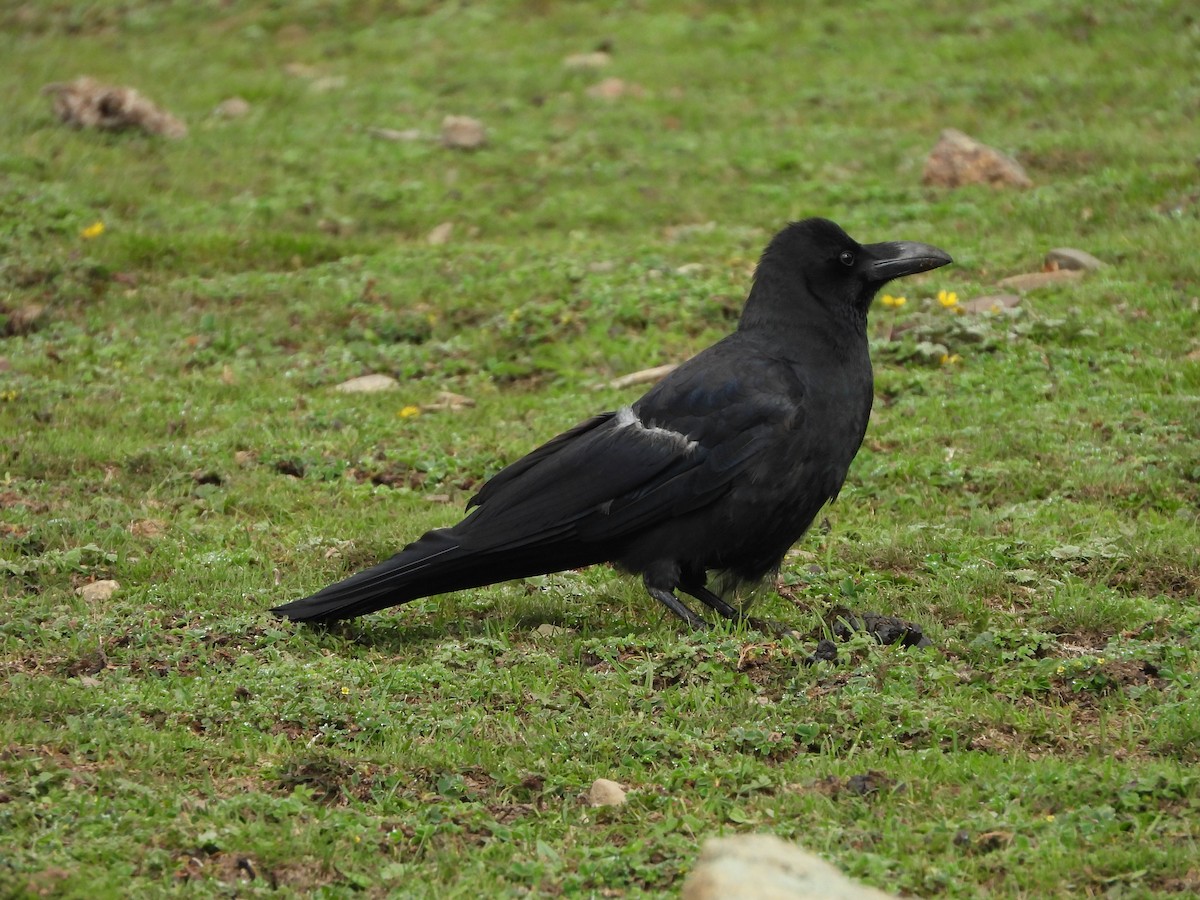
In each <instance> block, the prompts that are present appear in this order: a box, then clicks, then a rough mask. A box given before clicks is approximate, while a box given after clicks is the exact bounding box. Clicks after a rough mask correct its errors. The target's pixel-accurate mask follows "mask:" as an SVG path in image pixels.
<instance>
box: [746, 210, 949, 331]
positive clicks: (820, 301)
mask: <svg viewBox="0 0 1200 900" xmlns="http://www.w3.org/2000/svg"><path fill="white" fill-rule="evenodd" d="M951 261H952V260H951V259H950V256H949V254H947V253H946V252H945V251H943V250H939V249H938V248H937V247H931V246H930V245H929V244H918V243H916V242H915V241H886V242H884V243H880V244H860V243H858V241H856V240H854V238H852V237H850V235H848V234H846V232H845V231H843V230H842V229H841V228H840V227H839V226H838V225H836V224H834V223H833V222H830V221H829V220H828V219H805V220H804V221H802V222H792V223H791V224H790V225H788V226H787V227H786V228H784V229H783V230H782V231H780V232H779V233H778V234H776V235H775V237H773V238H772V239H771V242H770V243H769V244H768V245H767V249H766V250H764V251H763V255H762V259H761V260H759V263H758V271H757V272H756V273H755V276H754V287H753V288H752V289H751V291H750V298H749V299H748V300H747V303H746V311H745V313H744V314H743V325H745V324H754V323H755V322H758V321H761V322H762V323H763V324H767V323H771V322H773V323H775V324H782V323H783V322H784V321H788V320H790V321H792V322H794V323H795V324H804V320H805V318H806V314H807V313H809V312H816V310H818V309H823V310H826V311H828V312H830V313H832V314H833V315H834V316H835V318H839V319H840V318H842V315H843V314H846V316H847V317H848V318H850V319H854V320H861V319H863V318H865V316H866V312H867V307H869V306H870V305H871V300H872V298H874V296H875V292H876V291H878V290H879V289H880V288H881V287H883V285H885V284H887V283H888V282H889V281H891V280H892V279H893V278H901V277H903V276H905V275H914V274H916V273H917V272H926V271H928V270H930V269H936V268H938V267H939V266H944V265H946V264H947V263H949V262H951ZM814 303H815V306H814V305H813V304H814ZM747 317H749V319H747Z"/></svg>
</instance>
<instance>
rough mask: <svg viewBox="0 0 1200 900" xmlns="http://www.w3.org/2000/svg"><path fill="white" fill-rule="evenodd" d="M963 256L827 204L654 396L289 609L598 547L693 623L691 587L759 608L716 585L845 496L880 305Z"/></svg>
mask: <svg viewBox="0 0 1200 900" xmlns="http://www.w3.org/2000/svg"><path fill="white" fill-rule="evenodd" d="M950 261H951V260H950V257H949V256H948V255H947V254H946V253H944V252H943V251H941V250H939V249H937V248H936V247H931V246H929V245H927V244H918V243H912V242H908V241H897V242H887V243H881V244H859V243H858V242H856V241H855V240H853V239H852V238H851V237H850V236H849V235H848V234H846V232H845V231H843V230H842V229H841V228H839V227H838V226H837V225H835V224H834V223H833V222H830V221H828V220H827V219H806V220H805V221H803V222H794V223H792V224H790V225H788V226H787V227H786V228H784V229H783V230H782V231H780V232H779V233H778V234H776V235H775V237H774V238H772V239H771V242H770V243H769V244H768V245H767V248H766V250H765V251H763V255H762V258H761V259H760V260H759V263H758V268H757V270H756V271H755V275H754V282H753V284H752V285H751V287H750V295H749V297H747V298H746V305H745V307H744V309H743V311H742V316H741V319H740V320H739V322H738V327H737V330H736V331H734V332H733V334H731V335H729V336H728V337H726V338H725V339H723V340H721V341H720V342H718V343H716V344H714V345H713V346H711V347H709V348H708V349H707V350H704V351H703V352H702V353H700V354H698V355H697V356H694V357H692V358H691V359H689V360H688V361H687V362H685V363H683V364H682V365H680V366H679V367H678V368H677V369H675V371H673V372H672V373H671V374H670V375H668V376H667V377H666V378H664V379H663V380H662V381H660V382H659V383H658V384H657V385H655V386H654V387H653V388H652V389H651V390H650V391H649V392H648V393H647V394H646V395H645V396H644V397H642V398H641V399H640V400H638V401H637V402H635V403H633V404H631V405H630V406H623V407H621V408H620V409H618V410H616V411H615V412H606V413H601V414H600V415H598V416H594V417H593V418H591V419H588V420H587V421H586V422H582V423H580V424H579V425H576V426H575V427H574V428H572V429H571V430H570V431H566V432H564V433H563V434H560V435H559V436H558V437H556V438H554V439H552V440H550V441H549V442H547V443H545V444H543V445H542V446H541V447H539V448H537V449H536V450H534V451H533V452H532V453H530V454H529V455H528V456H525V457H523V458H522V459H519V460H517V461H516V462H514V463H513V464H511V465H510V466H508V467H507V468H505V469H503V470H501V471H500V472H499V473H497V474H496V475H495V476H494V477H493V478H492V479H491V480H490V481H488V482H487V483H486V484H485V485H484V486H483V488H482V489H481V490H480V491H479V493H477V494H476V495H475V496H474V497H473V498H472V499H471V501H470V502H469V503H468V504H467V509H469V510H470V509H471V508H472V507H474V509H473V511H472V512H470V514H469V515H467V517H466V518H465V519H463V520H462V521H461V522H459V523H458V524H457V525H455V526H454V527H453V528H438V529H435V530H433V531H430V532H428V533H427V534H425V535H423V536H422V537H421V538H420V539H419V540H417V541H415V542H413V543H411V544H409V545H408V546H407V547H405V548H404V549H403V550H401V551H400V552H399V553H397V554H396V555H395V556H393V557H392V558H391V559H388V560H387V561H385V562H382V563H380V564H379V565H377V566H374V567H373V568H370V569H367V570H365V571H363V572H359V573H358V574H357V575H353V576H351V577H350V578H347V579H345V580H344V581H339V582H338V583H336V584H333V585H330V586H329V587H327V588H325V589H324V590H322V591H319V592H317V593H316V594H313V595H312V596H311V597H306V598H304V599H301V600H295V601H293V602H291V603H285V604H284V605H282V606H277V607H275V608H274V609H273V610H272V611H273V612H275V613H276V614H278V615H280V616H286V617H287V618H289V619H297V620H319V621H334V620H338V619H348V618H351V617H353V616H361V615H364V614H366V613H370V612H375V611H376V610H380V609H384V608H386V607H389V606H398V605H400V604H402V603H407V602H409V601H410V600H415V599H417V598H418V597H427V596H429V595H431V594H441V593H445V592H448V591H457V590H462V589H464V588H472V587H479V586H481V585H485V584H492V583H495V582H498V581H507V580H509V579H512V578H523V577H527V576H530V575H540V574H545V573H547V572H558V571H561V570H563V569H575V568H579V567H581V566H590V565H593V564H595V563H601V562H613V563H615V564H616V565H617V566H619V567H620V568H622V569H625V570H626V571H629V572H633V573H636V574H639V575H641V576H642V582H643V583H644V584H645V586H646V590H647V591H648V592H649V594H650V596H651V597H653V598H654V599H655V600H657V601H658V602H660V603H661V604H663V606H665V607H667V609H669V610H671V611H672V612H673V613H675V614H676V615H678V616H679V617H680V618H682V619H683V620H684V621H686V622H687V623H688V624H689V625H691V626H692V627H694V628H703V627H706V624H707V623H706V622H705V620H704V619H703V618H701V617H700V616H699V615H697V614H696V613H695V612H693V611H692V610H691V609H690V608H689V607H688V606H687V605H685V604H684V603H683V602H682V601H681V600H680V599H679V598H678V597H677V596H676V594H675V591H676V589H678V590H681V591H683V592H684V593H686V594H690V595H691V596H692V597H695V598H696V599H697V600H699V601H700V602H701V603H703V604H704V605H705V606H708V607H711V608H712V609H713V610H715V611H716V612H717V613H719V614H720V615H722V616H724V617H727V618H731V619H736V618H740V617H741V615H742V612H741V610H740V609H738V608H737V607H735V606H734V605H733V604H731V603H730V602H728V600H726V599H725V598H724V597H722V596H721V592H720V591H714V590H713V589H711V588H710V587H709V586H708V580H709V576H710V575H711V574H714V573H715V574H717V575H719V576H720V580H719V582H718V583H719V584H720V585H722V586H733V585H736V584H738V583H742V582H755V581H759V580H761V579H762V578H763V577H764V576H766V575H767V574H768V573H771V572H773V571H775V570H776V569H778V567H779V564H780V562H781V561H782V560H783V556H784V554H785V553H786V552H787V550H788V548H789V547H791V546H792V544H794V543H795V542H796V541H797V540H799V539H800V537H801V535H803V534H804V532H805V531H806V530H807V529H808V527H809V525H810V524H812V521H813V518H814V517H815V516H816V515H817V512H818V511H819V510H820V509H821V507H822V506H824V505H825V504H826V503H828V502H829V501H831V500H833V499H834V498H835V497H836V496H837V494H838V491H839V490H840V489H841V487H842V482H843V481H845V479H846V472H847V470H848V469H849V467H850V461H851V460H852V459H854V454H855V453H856V452H858V447H859V444H861V443H862V439H863V434H864V433H865V431H866V428H867V419H868V417H869V416H870V413H871V400H872V395H873V382H872V375H871V360H870V356H869V355H868V353H867V308H868V307H869V306H870V305H871V300H872V298H873V297H874V296H875V292H876V291H877V290H879V288H880V287H881V286H882V285H884V284H886V283H887V282H888V281H890V280H892V279H893V278H900V277H901V276H904V275H912V274H914V273H916V272H924V271H927V270H929V269H936V268H937V267H939V266H944V265H946V264H947V263H949V262H950Z"/></svg>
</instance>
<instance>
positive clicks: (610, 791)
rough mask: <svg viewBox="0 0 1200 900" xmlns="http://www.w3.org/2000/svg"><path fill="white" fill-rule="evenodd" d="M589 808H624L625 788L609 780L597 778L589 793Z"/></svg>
mask: <svg viewBox="0 0 1200 900" xmlns="http://www.w3.org/2000/svg"><path fill="white" fill-rule="evenodd" d="M587 802H588V805H589V806H623V805H624V804H625V788H623V787H621V786H620V785H619V784H617V783H616V782H615V781H609V780H608V779H607V778H597V779H596V780H595V781H593V782H592V786H591V788H590V789H589V790H588V792H587Z"/></svg>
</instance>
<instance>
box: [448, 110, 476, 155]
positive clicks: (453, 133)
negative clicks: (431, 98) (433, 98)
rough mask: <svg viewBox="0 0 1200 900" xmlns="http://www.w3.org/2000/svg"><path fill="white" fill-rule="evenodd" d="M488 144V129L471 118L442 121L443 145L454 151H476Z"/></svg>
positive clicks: (451, 118) (454, 118) (452, 118)
mask: <svg viewBox="0 0 1200 900" xmlns="http://www.w3.org/2000/svg"><path fill="white" fill-rule="evenodd" d="M486 143H487V129H486V128H485V127H484V125H483V123H482V122H480V121H479V120H478V119H472V118H471V117H470V116H446V118H444V119H442V145H443V146H445V147H449V148H451V149H453V150H475V149H478V148H479V147H482V146H483V145H484V144H486Z"/></svg>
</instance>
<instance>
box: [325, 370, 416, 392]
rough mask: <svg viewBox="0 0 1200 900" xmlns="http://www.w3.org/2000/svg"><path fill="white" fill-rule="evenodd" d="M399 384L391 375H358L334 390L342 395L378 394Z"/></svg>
mask: <svg viewBox="0 0 1200 900" xmlns="http://www.w3.org/2000/svg"><path fill="white" fill-rule="evenodd" d="M399 384H400V382H398V381H397V380H396V379H395V378H393V377H392V376H391V375H381V374H375V375H360V376H358V377H357V378H351V379H350V380H349V381H343V382H342V383H341V384H339V385H336V386H335V387H334V390H335V391H341V392H342V393H343V394H378V393H379V392H380V391H390V390H392V389H393V388H394V387H396V386H397V385H399Z"/></svg>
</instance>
